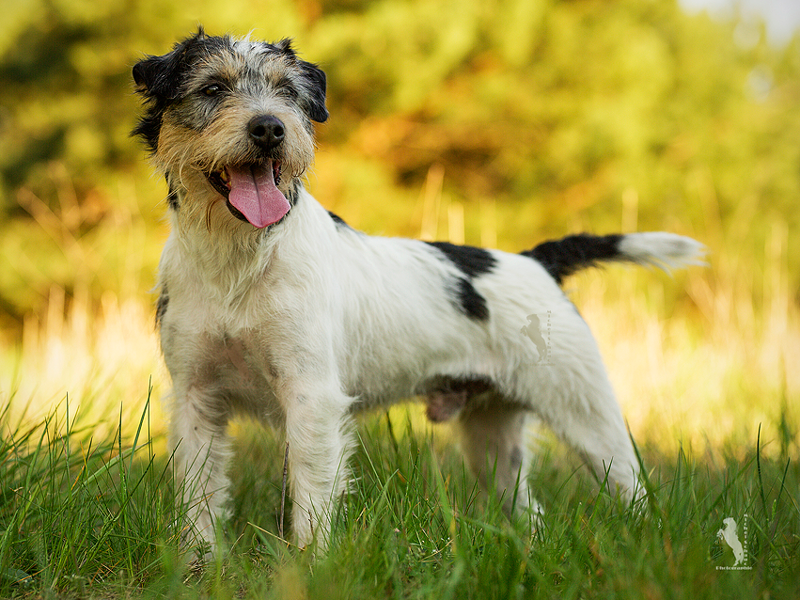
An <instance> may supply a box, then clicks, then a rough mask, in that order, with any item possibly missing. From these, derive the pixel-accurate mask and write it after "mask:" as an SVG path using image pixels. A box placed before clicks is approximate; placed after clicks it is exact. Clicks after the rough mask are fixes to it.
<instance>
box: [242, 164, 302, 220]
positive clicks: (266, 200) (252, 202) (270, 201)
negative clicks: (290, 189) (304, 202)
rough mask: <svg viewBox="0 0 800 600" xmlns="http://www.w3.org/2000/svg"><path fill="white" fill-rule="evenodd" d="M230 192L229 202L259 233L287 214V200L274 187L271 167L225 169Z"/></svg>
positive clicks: (256, 166) (270, 165)
mask: <svg viewBox="0 0 800 600" xmlns="http://www.w3.org/2000/svg"><path fill="white" fill-rule="evenodd" d="M228 175H229V176H230V184H231V191H230V194H229V195H228V201H229V202H230V203H231V204H232V205H233V206H234V207H235V208H236V209H237V210H238V211H239V212H240V213H242V214H243V215H244V216H245V218H246V219H247V220H248V221H249V222H250V224H251V225H252V226H253V227H258V228H259V229H261V228H263V227H266V226H267V225H272V224H273V223H277V222H278V221H280V220H281V219H282V218H283V216H284V215H285V214H286V213H287V212H289V208H290V206H289V202H288V201H287V200H286V196H284V195H283V194H281V192H280V190H279V189H278V188H277V187H275V178H274V177H273V175H272V163H271V162H270V163H267V164H266V165H255V166H252V167H238V168H234V167H228Z"/></svg>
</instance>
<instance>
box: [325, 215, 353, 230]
mask: <svg viewBox="0 0 800 600" xmlns="http://www.w3.org/2000/svg"><path fill="white" fill-rule="evenodd" d="M328 214H329V215H330V217H331V219H333V222H334V223H336V226H337V227H341V228H344V227H346V228H348V229H350V225H348V224H347V223H345V221H344V219H343V218H342V217H340V216H339V215H337V214H336V213H333V212H331V211H328Z"/></svg>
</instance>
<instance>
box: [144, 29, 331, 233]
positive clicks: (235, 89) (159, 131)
mask: <svg viewBox="0 0 800 600" xmlns="http://www.w3.org/2000/svg"><path fill="white" fill-rule="evenodd" d="M134 79H135V82H136V85H137V91H139V92H140V93H141V94H143V95H144V97H145V99H146V100H147V103H148V110H147V112H146V114H145V115H144V116H143V117H142V119H141V120H140V122H139V125H138V127H137V128H136V130H135V132H134V133H136V134H139V135H141V136H142V137H143V138H144V139H145V141H146V142H147V144H148V146H149V148H150V150H151V153H152V158H153V162H154V163H155V165H156V166H157V167H158V168H159V169H160V170H161V171H162V172H163V173H164V174H165V176H166V178H167V180H168V182H169V184H170V189H171V195H170V198H171V200H170V205H171V207H172V208H175V209H176V210H180V211H181V213H182V214H181V217H182V219H181V221H182V222H183V223H184V224H197V223H205V224H206V225H207V226H208V227H209V229H212V228H213V227H215V226H217V225H220V226H223V227H224V221H226V220H228V221H229V220H230V219H229V216H230V215H229V214H226V211H225V210H224V209H225V208H226V202H225V200H226V198H225V197H223V195H221V194H220V193H219V190H218V189H215V187H214V186H213V185H212V184H211V182H210V181H209V176H210V175H212V174H213V173H215V172H217V173H218V172H223V171H224V169H225V168H226V167H228V166H243V165H250V164H262V165H263V164H270V161H277V163H275V164H279V178H280V180H279V181H277V180H276V184H277V187H278V189H279V190H280V191H281V192H282V193H283V194H284V196H286V198H287V200H288V201H289V203H290V204H293V202H294V195H295V190H296V186H297V184H298V180H299V178H300V177H302V176H303V175H304V174H305V172H306V171H307V170H308V169H309V167H310V166H311V164H312V162H313V157H314V128H313V124H312V121H324V120H325V119H327V116H328V113H327V110H326V109H325V75H324V74H323V72H322V71H321V70H319V69H318V68H317V67H316V66H315V65H312V64H311V63H307V62H305V61H302V60H300V59H299V58H298V57H297V55H296V54H295V52H294V51H293V50H292V48H291V44H290V42H289V41H288V40H283V41H281V42H278V43H277V44H268V43H264V42H254V41H250V40H249V39H247V38H245V39H241V40H234V39H232V38H229V37H209V36H206V35H205V33H204V32H203V31H202V30H201V31H200V32H198V34H196V35H195V36H193V37H191V38H189V39H187V40H185V41H183V42H181V43H179V44H178V45H176V47H175V49H174V50H173V51H172V52H170V53H169V54H166V55H163V56H154V57H149V58H147V59H145V60H143V61H141V62H140V63H138V64H137V65H136V66H135V67H134ZM265 116H266V117H274V118H276V119H278V120H279V121H280V123H281V124H282V125H283V127H284V131H285V137H284V139H283V140H282V142H281V143H280V144H279V145H277V146H275V147H274V148H269V149H264V148H262V147H259V145H257V144H255V143H253V140H252V139H251V138H250V137H249V136H248V123H250V122H251V120H252V119H254V118H258V117H265ZM227 207H228V208H230V205H227ZM217 217H219V218H217ZM220 220H222V221H223V222H219V221H220ZM228 225H229V226H233V225H236V223H235V222H234V223H230V224H228Z"/></svg>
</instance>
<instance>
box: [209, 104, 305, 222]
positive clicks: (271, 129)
mask: <svg viewBox="0 0 800 600" xmlns="http://www.w3.org/2000/svg"><path fill="white" fill-rule="evenodd" d="M247 134H248V136H249V137H250V140H251V141H252V142H253V143H254V144H255V145H256V146H258V147H259V148H260V149H261V150H262V151H272V150H274V149H275V148H277V147H278V146H280V144H281V143H282V142H283V139H284V137H285V135H286V130H285V128H284V126H283V123H282V122H281V121H280V119H278V118H276V117H273V116H271V115H260V116H258V117H254V118H253V119H251V120H250V122H249V123H248V124H247ZM206 177H207V178H208V181H209V183H210V184H211V185H212V187H213V188H214V189H215V190H216V191H217V192H219V193H220V195H222V196H223V197H224V198H225V199H226V200H227V204H228V209H229V210H230V211H231V214H233V216H235V217H236V218H238V219H241V220H243V221H247V222H248V223H250V224H251V225H252V226H253V227H257V228H259V229H263V228H264V227H267V226H269V225H272V224H274V223H277V222H278V221H280V220H281V219H282V218H283V217H284V216H285V215H286V213H288V212H289V209H290V208H291V206H290V204H289V201H288V200H287V199H286V196H284V195H283V193H282V192H281V191H280V190H279V189H278V185H279V184H280V182H281V163H280V161H279V160H276V159H273V158H267V159H264V160H263V161H258V162H253V163H246V164H241V165H227V166H225V167H223V168H222V169H220V170H218V171H213V172H211V173H208V174H207V175H206Z"/></svg>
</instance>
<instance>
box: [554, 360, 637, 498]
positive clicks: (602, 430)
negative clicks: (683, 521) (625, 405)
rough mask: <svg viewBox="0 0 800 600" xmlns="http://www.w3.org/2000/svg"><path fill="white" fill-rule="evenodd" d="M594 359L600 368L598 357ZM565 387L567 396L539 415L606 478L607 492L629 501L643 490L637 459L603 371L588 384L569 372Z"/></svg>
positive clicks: (599, 476) (599, 474) (598, 474)
mask: <svg viewBox="0 0 800 600" xmlns="http://www.w3.org/2000/svg"><path fill="white" fill-rule="evenodd" d="M597 361H598V364H599V365H600V366H601V368H602V363H600V362H599V361H600V358H599V356H598V357H597ZM569 387H570V390H569V393H570V397H567V398H563V399H562V400H561V402H560V403H559V405H558V406H557V407H555V408H557V410H552V408H554V407H551V410H549V411H546V412H545V413H544V414H542V417H543V418H544V420H545V421H546V422H547V424H548V425H549V426H550V427H551V428H552V429H553V431H554V432H555V433H556V435H558V436H559V437H560V438H561V439H562V440H563V441H564V442H566V443H567V444H568V445H570V446H571V447H572V448H574V449H575V450H576V451H577V452H578V453H579V454H580V455H581V456H582V457H583V458H584V459H585V460H586V462H587V464H588V466H589V467H590V468H591V469H592V470H593V472H594V473H595V475H596V476H597V477H598V479H599V480H600V481H607V484H608V488H609V492H611V493H612V494H613V493H617V492H619V493H620V494H621V496H622V498H624V499H625V500H632V499H633V498H634V497H635V496H638V495H639V494H641V493H642V491H643V490H642V488H641V487H640V484H639V480H638V475H639V461H638V460H637V458H636V453H635V452H634V450H633V444H632V443H631V440H630V436H629V434H628V430H627V427H626V426H625V421H624V419H623V417H622V412H621V410H620V408H619V405H618V404H617V401H616V398H615V396H614V391H613V389H612V388H611V383H610V382H609V381H608V378H607V376H606V375H605V371H604V370H603V371H600V372H598V373H597V374H596V376H595V377H594V379H593V380H592V381H591V383H590V382H588V381H585V380H582V379H581V378H580V377H579V376H576V375H575V374H572V377H571V382H570V386H569Z"/></svg>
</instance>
